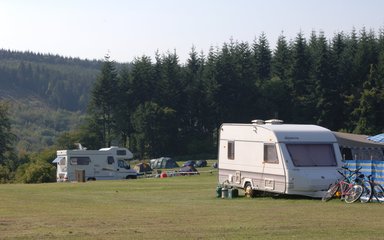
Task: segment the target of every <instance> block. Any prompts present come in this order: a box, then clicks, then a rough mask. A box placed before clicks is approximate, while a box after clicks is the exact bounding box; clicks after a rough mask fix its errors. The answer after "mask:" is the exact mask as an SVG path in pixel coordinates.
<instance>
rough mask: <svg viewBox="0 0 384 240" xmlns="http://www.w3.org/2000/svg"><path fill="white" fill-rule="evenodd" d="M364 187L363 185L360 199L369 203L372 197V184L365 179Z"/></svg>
mask: <svg viewBox="0 0 384 240" xmlns="http://www.w3.org/2000/svg"><path fill="white" fill-rule="evenodd" d="M362 187H363V193H362V194H361V196H360V201H361V202H362V203H367V202H369V201H370V200H371V198H372V185H371V183H370V182H368V181H363V182H362Z"/></svg>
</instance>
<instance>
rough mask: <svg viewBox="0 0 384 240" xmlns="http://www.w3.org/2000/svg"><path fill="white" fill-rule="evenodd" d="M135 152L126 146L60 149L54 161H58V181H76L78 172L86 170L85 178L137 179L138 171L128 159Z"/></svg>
mask: <svg viewBox="0 0 384 240" xmlns="http://www.w3.org/2000/svg"><path fill="white" fill-rule="evenodd" d="M132 157H133V154H132V153H131V152H130V151H129V150H128V149H126V148H119V147H109V148H101V149H100V150H86V149H83V148H81V149H79V150H58V151H57V157H56V159H55V160H53V163H57V172H56V177H57V182H67V181H75V180H78V179H76V177H77V175H76V172H79V171H82V172H84V175H85V176H84V179H85V180H87V181H89V180H112V179H135V178H137V172H136V171H135V170H133V169H131V168H130V165H129V163H127V161H126V160H128V159H131V158H132Z"/></svg>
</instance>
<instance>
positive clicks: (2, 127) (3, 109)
mask: <svg viewBox="0 0 384 240" xmlns="http://www.w3.org/2000/svg"><path fill="white" fill-rule="evenodd" d="M14 141H15V136H14V135H13V134H12V132H11V121H10V119H9V115H8V106H7V105H6V104H5V103H4V102H2V101H0V165H1V164H3V163H4V162H5V161H6V155H7V154H8V153H9V152H11V151H12V150H13V143H14Z"/></svg>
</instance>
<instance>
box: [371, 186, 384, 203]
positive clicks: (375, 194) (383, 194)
mask: <svg viewBox="0 0 384 240" xmlns="http://www.w3.org/2000/svg"><path fill="white" fill-rule="evenodd" d="M373 198H374V200H377V201H378V202H380V203H384V188H383V187H382V186H381V185H380V184H377V183H373V191H372V199H373Z"/></svg>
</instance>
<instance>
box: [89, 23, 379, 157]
mask: <svg viewBox="0 0 384 240" xmlns="http://www.w3.org/2000/svg"><path fill="white" fill-rule="evenodd" d="M379 40H380V41H378V40H377V39H376V38H375V36H374V33H373V32H372V31H371V32H369V33H367V32H366V31H365V29H363V30H362V31H361V32H360V34H356V32H355V31H353V32H352V33H351V35H346V34H344V33H339V34H336V35H335V37H334V38H333V39H332V41H328V40H327V39H326V38H325V36H324V33H323V32H320V33H319V34H316V32H313V33H312V35H311V37H310V39H309V40H306V39H305V38H304V34H303V33H299V34H298V35H297V36H296V38H295V39H294V41H293V42H291V43H289V44H288V42H287V41H286V40H285V37H284V36H280V37H279V39H278V42H277V47H276V50H275V51H273V54H272V51H271V50H270V48H269V43H268V41H267V37H266V36H265V34H262V35H261V36H260V37H259V38H258V40H256V41H255V42H254V43H253V46H252V47H250V46H249V44H248V43H245V42H241V43H239V42H235V41H233V40H231V41H230V42H229V43H225V44H224V45H223V46H222V47H221V48H220V49H219V48H217V49H211V50H210V51H209V53H208V56H207V57H204V55H200V56H199V55H198V54H197V53H196V52H195V50H194V48H192V50H191V53H190V56H189V59H188V60H187V62H186V64H185V65H180V64H179V63H178V57H177V55H176V53H167V54H165V55H159V54H157V55H156V59H155V60H156V61H155V63H152V62H151V59H150V58H149V57H146V56H143V57H141V58H137V59H136V60H135V61H134V63H133V64H132V68H129V69H128V68H127V69H125V70H123V71H121V72H120V73H119V76H118V78H119V79H120V80H119V84H120V85H119V86H120V87H119V89H121V92H120V93H119V96H120V98H119V101H117V105H118V107H117V109H119V110H118V113H116V114H114V115H113V117H112V120H111V121H113V122H114V123H117V122H119V124H116V125H114V126H113V131H114V132H115V133H116V134H117V135H116V136H115V137H116V138H120V139H128V140H129V141H128V142H129V147H130V148H131V149H132V150H133V151H134V152H136V153H137V154H138V156H140V157H156V156H159V155H178V154H196V153H198V152H199V151H200V152H202V151H204V152H211V151H212V152H213V151H214V146H215V144H214V142H215V141H214V139H215V135H214V133H215V132H216V131H217V128H218V127H219V125H220V124H221V123H223V122H250V121H251V120H252V119H257V118H260V119H269V118H281V119H283V120H285V121H286V122H290V123H313V124H319V125H322V126H325V127H328V128H330V129H332V130H340V129H343V130H346V131H349V132H352V131H354V132H361V133H367V134H374V133H375V132H380V131H382V130H383V121H382V118H383V117H382V116H383V114H382V113H383V110H382V109H383V107H382V106H383V71H384V70H383V69H384V67H383V52H384V50H383V45H384V43H383V34H382V33H381V35H380V38H379ZM93 95H94V97H96V98H97V97H98V96H95V94H93ZM105 95H107V94H105ZM101 115H102V114H99V116H101ZM94 120H95V121H97V119H94ZM117 141H119V140H117Z"/></svg>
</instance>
